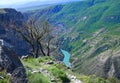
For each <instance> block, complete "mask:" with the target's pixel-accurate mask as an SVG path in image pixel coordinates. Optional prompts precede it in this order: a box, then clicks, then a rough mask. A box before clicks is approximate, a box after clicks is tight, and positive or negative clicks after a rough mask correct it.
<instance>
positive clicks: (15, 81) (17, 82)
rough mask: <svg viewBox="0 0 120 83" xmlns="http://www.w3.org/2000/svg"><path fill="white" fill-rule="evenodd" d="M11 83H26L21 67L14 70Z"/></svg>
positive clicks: (23, 70)
mask: <svg viewBox="0 0 120 83" xmlns="http://www.w3.org/2000/svg"><path fill="white" fill-rule="evenodd" d="M10 80H11V83H28V81H27V78H26V74H25V69H24V68H23V67H18V68H16V69H15V70H14V71H13V73H12V75H11V79H10Z"/></svg>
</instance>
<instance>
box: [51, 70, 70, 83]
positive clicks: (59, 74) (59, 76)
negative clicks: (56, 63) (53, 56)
mask: <svg viewBox="0 0 120 83" xmlns="http://www.w3.org/2000/svg"><path fill="white" fill-rule="evenodd" d="M50 71H51V73H52V74H53V75H54V76H55V77H56V78H57V79H60V80H61V81H62V82H68V81H70V80H69V79H68V78H67V75H66V73H65V72H64V71H62V70H60V69H58V68H51V69H50Z"/></svg>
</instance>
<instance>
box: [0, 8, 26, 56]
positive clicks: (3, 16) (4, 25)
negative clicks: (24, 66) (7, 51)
mask: <svg viewBox="0 0 120 83" xmlns="http://www.w3.org/2000/svg"><path fill="white" fill-rule="evenodd" d="M23 22H24V16H23V15H22V13H20V12H18V11H16V10H15V9H11V8H4V9H0V39H3V40H5V41H6V42H8V43H10V44H11V46H12V47H13V49H14V50H15V51H16V52H17V53H18V54H19V55H23V54H26V53H27V49H28V47H27V45H26V43H25V42H24V41H23V40H22V38H21V37H20V36H19V35H18V34H17V33H16V32H15V31H14V30H13V28H12V27H11V24H12V23H15V25H16V26H19V27H21V28H22V26H21V25H22V23H23ZM18 47H19V48H18Z"/></svg>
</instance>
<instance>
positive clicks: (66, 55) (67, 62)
mask: <svg viewBox="0 0 120 83" xmlns="http://www.w3.org/2000/svg"><path fill="white" fill-rule="evenodd" d="M61 52H62V53H63V55H64V59H63V62H64V64H65V65H66V66H67V67H71V64H70V53H69V52H67V51H65V50H63V49H61Z"/></svg>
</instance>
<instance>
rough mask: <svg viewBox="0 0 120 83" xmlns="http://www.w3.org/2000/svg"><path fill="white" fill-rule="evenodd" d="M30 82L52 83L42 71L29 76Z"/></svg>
mask: <svg viewBox="0 0 120 83" xmlns="http://www.w3.org/2000/svg"><path fill="white" fill-rule="evenodd" d="M29 83H50V80H49V79H48V78H47V77H45V76H44V75H42V74H40V73H34V74H32V75H31V76H29Z"/></svg>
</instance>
